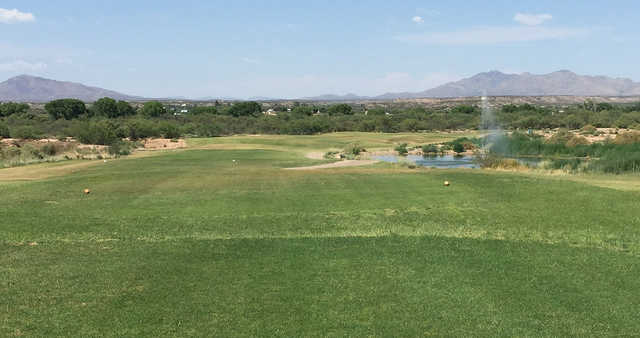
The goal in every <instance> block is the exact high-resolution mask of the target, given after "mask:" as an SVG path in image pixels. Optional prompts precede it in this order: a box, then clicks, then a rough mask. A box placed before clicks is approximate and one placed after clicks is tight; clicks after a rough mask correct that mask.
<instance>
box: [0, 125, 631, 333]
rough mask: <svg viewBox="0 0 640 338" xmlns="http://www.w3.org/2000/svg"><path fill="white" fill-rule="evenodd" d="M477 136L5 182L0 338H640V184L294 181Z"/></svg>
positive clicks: (213, 148)
mask: <svg viewBox="0 0 640 338" xmlns="http://www.w3.org/2000/svg"><path fill="white" fill-rule="evenodd" d="M475 135H477V134H474V133H471V134H463V133H396V134H385V133H358V132H344V133H331V134H320V135H312V136H279V135H271V136H264V135H263V136H248V135H244V136H243V135H240V136H229V137H215V138H190V139H186V146H185V148H181V149H171V150H155V151H140V152H135V153H133V154H132V155H130V156H123V157H120V158H117V159H108V160H104V161H103V160H93V161H88V160H87V161H84V160H70V161H63V162H58V163H42V164H34V165H28V166H22V167H14V168H7V169H0V196H2V204H3V206H2V208H1V209H0V281H1V282H0V336H33V337H37V336H82V337H98V336H113V337H146V336H151V337H153V336H156V337H157V336H173V337H189V336H218V337H233V336H284V337H308V336H409V337H412V336H413V337H415V336H425V335H436V336H584V335H588V336H616V335H618V336H632V335H635V334H637V333H638V332H640V320H638V316H639V309H640V183H639V182H640V176H638V174H622V175H605V174H580V175H578V174H576V175H573V174H552V173H548V174H547V173H541V172H538V171H535V172H534V171H531V172H529V171H506V170H485V169H430V168H422V167H418V168H410V167H407V166H405V165H402V164H400V163H384V162H374V161H371V162H367V163H365V164H364V165H358V166H344V167H333V168H332V167H330V166H329V167H327V168H323V169H313V168H311V169H310V170H285V169H289V168H299V167H310V166H317V165H325V164H328V163H332V162H336V161H337V160H336V159H325V158H322V156H320V157H318V156H315V157H314V156H309V154H313V153H316V154H317V153H320V154H324V153H326V152H329V151H332V150H341V149H344V148H345V147H347V146H348V145H349V144H353V143H358V144H359V145H361V146H362V147H364V148H365V149H367V150H384V149H387V150H388V149H393V148H394V146H395V145H397V144H400V143H407V144H409V145H410V146H419V145H424V144H429V143H438V142H446V141H450V140H453V139H456V138H459V137H461V136H470V137H471V136H475ZM445 181H448V182H450V185H449V186H445V185H444V184H443V182H445ZM85 189H87V193H85Z"/></svg>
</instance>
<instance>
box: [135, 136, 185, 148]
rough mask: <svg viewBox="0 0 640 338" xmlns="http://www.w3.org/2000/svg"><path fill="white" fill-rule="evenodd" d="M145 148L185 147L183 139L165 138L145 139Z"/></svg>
mask: <svg viewBox="0 0 640 338" xmlns="http://www.w3.org/2000/svg"><path fill="white" fill-rule="evenodd" d="M143 145H144V149H145V150H162V149H180V148H186V147H187V144H186V142H185V140H184V139H177V140H171V139H167V138H154V139H146V140H144V141H143Z"/></svg>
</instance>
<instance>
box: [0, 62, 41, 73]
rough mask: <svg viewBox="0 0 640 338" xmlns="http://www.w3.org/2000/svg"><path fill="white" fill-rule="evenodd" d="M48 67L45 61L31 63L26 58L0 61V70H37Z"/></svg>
mask: <svg viewBox="0 0 640 338" xmlns="http://www.w3.org/2000/svg"><path fill="white" fill-rule="evenodd" d="M45 68H47V64H46V63H43V62H36V63H31V62H27V61H24V60H16V61H11V62H5V63H0V72H35V71H39V70H43V69H45Z"/></svg>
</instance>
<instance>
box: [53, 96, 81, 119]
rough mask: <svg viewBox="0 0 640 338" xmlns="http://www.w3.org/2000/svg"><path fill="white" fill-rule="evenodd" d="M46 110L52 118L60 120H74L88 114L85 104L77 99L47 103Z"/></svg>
mask: <svg viewBox="0 0 640 338" xmlns="http://www.w3.org/2000/svg"><path fill="white" fill-rule="evenodd" d="M44 109H45V110H46V111H47V113H49V116H51V118H53V119H55V120H58V119H62V118H64V119H65V120H72V119H74V118H77V117H78V116H80V115H83V114H86V113H87V107H86V106H85V105H84V102H82V101H80V100H76V99H61V100H54V101H51V102H49V103H47V104H46V105H45V106H44Z"/></svg>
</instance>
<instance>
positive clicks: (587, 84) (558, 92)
mask: <svg viewBox="0 0 640 338" xmlns="http://www.w3.org/2000/svg"><path fill="white" fill-rule="evenodd" d="M483 95H486V96H640V83H637V82H633V81H632V80H630V79H624V78H612V77H607V76H588V75H578V74H576V73H573V72H570V71H568V70H561V71H557V72H553V73H549V74H543V75H536V74H530V73H522V74H505V73H502V72H499V71H490V72H485V73H480V74H477V75H474V76H472V77H470V78H466V79H462V80H460V81H456V82H450V83H447V84H444V85H441V86H438V87H435V88H432V89H429V90H425V91H422V92H414V93H412V92H405V93H386V94H382V95H379V96H358V95H356V94H346V95H334V94H328V95H321V96H314V97H305V98H302V100H309V101H355V100H394V99H416V98H454V97H471V96H483ZM102 97H111V98H114V99H117V100H126V101H139V100H143V98H141V97H137V96H131V95H126V94H121V93H118V92H115V91H112V90H107V89H102V88H97V87H89V86H85V85H83V84H80V83H74V82H63V81H56V80H49V79H45V78H41V77H34V76H28V75H20V76H16V77H13V78H11V79H9V80H7V81H5V82H2V83H0V101H17V102H48V101H51V100H55V99H60V98H76V99H80V100H83V101H86V102H93V101H96V100H97V99H100V98H102ZM181 99H182V98H181ZM206 99H212V100H213V97H211V98H206ZM200 100H204V98H202V99H200ZM250 100H257V101H271V100H276V99H273V98H265V97H253V98H251V99H250Z"/></svg>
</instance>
